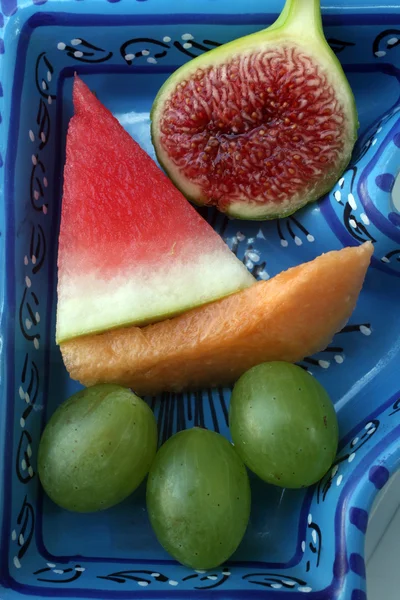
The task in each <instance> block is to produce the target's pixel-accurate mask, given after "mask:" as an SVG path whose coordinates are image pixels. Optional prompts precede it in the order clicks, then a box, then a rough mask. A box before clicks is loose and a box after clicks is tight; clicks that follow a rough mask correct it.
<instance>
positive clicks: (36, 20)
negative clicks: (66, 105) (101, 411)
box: [0, 2, 400, 598]
mask: <svg viewBox="0 0 400 600" xmlns="http://www.w3.org/2000/svg"><path fill="white" fill-rule="evenodd" d="M11 4H12V2H11V3H10V5H11ZM274 16H275V15H268V14H256V15H246V17H245V18H244V20H246V19H248V22H249V23H251V24H254V23H257V24H258V23H265V22H266V21H267V22H270V21H271V20H272V18H273V17H274ZM58 17H59V13H57V12H56V13H44V12H39V13H36V14H34V15H33V17H32V18H31V20H29V21H28V22H27V23H25V24H24V27H25V26H26V27H27V29H29V28H31V27H36V26H39V25H46V24H54V19H57V18H58ZM129 17H132V15H118V16H117V15H113V16H111V15H80V14H76V15H74V18H76V21H77V23H76V24H79V23H78V22H79V21H80V20H81V19H83V20H84V23H85V24H87V23H88V21H90V20H91V19H93V21H92V22H93V24H99V23H100V22H102V24H105V23H104V22H103V21H104V20H106V24H107V25H108V24H110V25H111V24H118V22H124V23H126V19H127V18H129ZM394 17H395V19H396V20H397V21H398V22H399V23H400V15H399V14H398V13H395V14H392V15H389V14H388V15H378V16H376V15H369V14H368V15H366V14H359V15H356V14H351V15H345V16H336V15H330V16H328V17H327V19H326V22H327V23H328V24H337V23H338V22H340V23H343V22H346V23H349V24H350V23H351V24H355V23H360V22H361V23H363V24H366V23H369V22H373V23H374V24H377V23H379V24H389V23H390V24H393V23H394V22H395V20H394ZM70 18H71V15H68V19H70ZM158 18H159V22H160V23H165V22H166V19H168V17H167V16H166V15H163V16H159V17H158ZM169 18H170V19H171V22H173V23H182V24H187V23H193V22H194V21H196V22H201V23H208V22H209V19H210V16H209V15H204V14H185V15H183V14H182V15H179V14H177V15H171V16H170V17H169ZM237 18H238V16H237V15H213V23H215V22H216V21H218V20H220V23H221V24H230V23H232V22H237ZM134 19H135V23H136V24H137V23H138V22H141V23H143V24H147V23H152V24H154V23H155V22H156V21H157V17H156V16H152V15H148V16H145V15H141V16H140V17H139V16H138V15H136V16H135V17H134ZM111 20H112V21H113V22H112V23H110V21H111ZM241 20H242V21H243V16H241ZM80 24H82V22H81V23H80ZM22 38H25V36H22V37H21V38H20V40H19V43H21V39H22ZM24 43H26V48H27V44H28V39H24ZM26 48H25V49H26ZM3 49H4V48H3ZM20 56H21V54H20ZM122 68H126V67H121V69H122ZM87 69H88V70H89V69H90V71H91V72H92V71H93V67H87ZM145 69H146V71H147V68H145ZM166 70H167V71H168V72H169V71H170V70H171V67H166ZM16 71H17V72H18V74H19V76H18V78H16V79H15V80H14V87H13V94H16V95H17V96H18V93H19V92H20V90H21V86H22V77H23V69H19V68H18V69H16ZM82 71H84V69H82ZM66 74H68V71H67V72H66ZM16 81H17V84H16V83H15V82H16ZM18 88H19V90H18ZM12 106H13V109H12V112H13V115H12V119H11V120H10V129H11V130H12V128H13V126H14V125H15V124H18V123H19V116H18V114H14V113H15V106H17V107H19V104H18V102H12ZM14 159H15V153H14ZM0 164H2V161H1V163H0ZM14 167H15V160H14V162H13V157H12V156H11V157H10V154H9V153H7V157H6V161H5V169H4V171H5V180H6V187H5V189H6V192H5V197H10V198H11V197H13V195H12V182H13V173H14ZM9 186H11V187H9ZM2 200H3V203H4V197H3V198H2ZM10 216H11V222H12V223H13V228H14V227H15V224H14V221H13V217H14V214H13V210H12V207H9V206H8V207H7V215H6V222H7V223H8V224H9V223H10ZM3 243H4V242H3ZM6 252H7V253H6V256H7V261H8V262H9V264H12V265H13V264H14V255H13V253H14V236H13V235H11V234H10V233H9V230H8V231H7V250H6ZM7 291H8V302H7V304H8V307H10V306H11V307H12V309H13V312H14V313H15V304H16V302H15V301H16V299H15V295H13V286H8V287H7ZM49 296H50V294H49ZM2 319H3V321H4V313H3V315H2ZM47 325H48V331H47V334H46V337H47V338H48V337H49V335H50V322H49V321H48V324H47ZM2 333H3V334H5V339H6V343H5V347H7V348H8V351H10V349H11V348H12V350H14V348H13V347H12V344H11V345H10V341H11V340H12V339H13V333H14V330H13V323H12V322H9V323H8V327H5V326H4V323H2ZM48 353H49V351H48ZM4 362H7V361H4V360H3V365H2V367H3V368H4ZM48 362H49V356H47V358H46V363H47V364H48ZM7 368H8V373H7V384H8V386H9V389H10V390H12V391H14V387H15V385H14V374H13V372H12V365H10V361H8V362H7ZM3 380H4V376H3ZM7 395H8V394H7ZM399 396H400V393H399V394H396V396H394V397H393V398H391V399H390V400H389V401H388V402H387V403H385V404H384V405H383V406H381V407H380V408H379V409H377V410H376V411H374V413H372V415H370V417H369V419H367V420H368V421H369V420H371V419H373V418H374V417H376V416H378V415H379V414H382V413H384V412H385V411H387V410H388V409H391V408H392V409H393V413H392V414H394V413H397V412H398V411H399V410H400V408H399V407H398V406H397V405H398V400H397V398H399ZM12 413H13V411H12V407H11V406H8V411H7V431H8V435H9V436H10V435H11V434H10V432H11V429H12V428H11V426H10V425H11V423H12V419H13V414H12ZM364 423H365V420H364V421H363V423H361V424H360V425H359V426H358V427H357V428H355V429H357V430H358V429H360V430H361V429H362V428H363V426H364ZM355 433H356V431H354V430H353V431H352V432H351V433H349V434H348V435H346V436H345V438H343V440H342V442H341V446H342V448H344V447H345V446H346V445H348V443H349V441H350V439H351V437H352V436H353V435H354V434H355ZM399 435H400V428H399V427H396V428H395V429H393V431H392V432H391V433H390V434H388V435H387V436H385V437H384V438H383V439H382V440H380V441H379V442H378V443H377V444H376V445H375V446H374V447H373V448H372V449H371V450H370V452H369V453H368V454H367V455H366V456H365V457H364V458H363V460H362V461H361V463H360V464H359V465H358V466H357V468H356V469H355V470H354V471H353V473H352V480H351V482H348V483H347V484H346V486H344V488H343V489H342V491H341V495H340V499H339V503H338V504H337V507H336V513H335V530H336V543H337V545H338V546H339V548H338V549H337V551H336V554H337V555H338V556H339V557H340V560H338V561H337V563H336V565H335V575H334V578H333V581H332V584H331V585H330V586H329V587H328V588H325V590H320V591H316V592H315V593H314V592H312V593H311V594H310V595H311V596H313V597H320V598H323V597H326V598H330V597H332V596H330V594H331V593H332V594H333V593H336V592H337V591H338V590H339V589H341V588H342V586H343V585H344V582H345V580H346V579H348V578H349V575H348V574H349V572H350V571H351V572H352V573H355V575H357V576H359V577H361V578H362V574H361V575H360V573H359V572H357V571H354V569H351V564H349V561H348V560H347V552H346V546H347V544H346V536H344V535H343V534H342V533H340V534H338V532H339V531H340V532H342V527H343V523H342V521H343V519H344V518H346V513H345V511H344V510H343V509H344V507H345V505H346V503H348V502H349V501H350V499H351V500H352V501H353V502H355V501H356V500H358V499H361V498H362V500H360V502H359V506H356V507H355V508H358V509H359V510H365V508H361V507H368V506H369V505H370V503H371V502H372V498H373V495H374V493H375V492H376V490H377V489H379V486H380V484H381V483H380V482H381V481H383V480H385V479H387V478H388V477H389V472H391V471H392V470H394V469H395V468H396V466H397V465H398V462H399V456H398V454H399V452H397V453H396V452H394V453H393V454H392V455H391V456H390V459H389V460H388V461H387V465H386V466H385V467H384V466H383V465H376V464H375V463H376V461H378V460H379V457H380V456H381V455H382V454H383V453H385V452H387V451H388V448H389V447H391V446H392V445H393V444H394V442H395V441H396V440H397V439H398V437H399ZM5 440H6V441H7V437H5ZM10 449H11V444H6V452H5V457H6V460H5V461H4V462H5V463H6V464H8V465H10V468H11V462H12V461H11V460H10V456H9V455H7V452H8V454H9V450H10ZM7 459H8V460H7ZM369 466H371V468H372V469H376V468H377V467H379V468H378V471H375V470H373V472H372V473H371V472H369V474H368V477H367V478H365V469H367V468H368V467H369ZM381 469H385V471H382V470H381ZM370 471H371V470H370ZM377 472H379V473H381V475H380V477H381V479H379V478H378V479H376V477H375V475H374V474H375V473H377ZM356 476H357V480H356ZM375 479H376V481H377V482H378V484H376V483H375ZM4 481H5V482H6V481H7V473H6V472H5V473H4ZM4 489H6V486H4ZM364 493H365V497H363V494H364ZM309 500H310V499H309V498H308V497H307V498H306V501H305V503H304V506H303V509H302V510H305V511H308V505H307V502H308V501H309ZM6 504H7V503H6ZM353 508H354V506H353ZM9 525H10V524H9V520H8V522H7V514H6V511H5V512H4V515H3V524H2V539H1V545H0V560H1V563H0V564H1V565H2V566H1V569H0V571H1V572H2V573H7V571H8V564H6V563H7V560H8V551H7V552H6V550H8V548H7V546H8V543H9V542H8V540H9V539H10V535H9V534H10V531H9V529H10V527H9ZM7 527H8V530H7ZM357 528H358V527H357ZM363 533H365V532H363ZM359 550H360V549H359ZM353 554H359V553H351V554H350V556H352V555H353ZM296 555H297V552H296ZM49 556H50V557H51V555H48V557H49ZM71 558H72V560H74V557H68V558H67V557H58V558H57V560H58V561H59V562H63V560H64V559H66V560H71ZM85 560H90V559H85ZM94 560H96V562H100V560H101V559H100V560H98V559H94ZM121 562H122V561H121ZM130 562H135V561H130ZM165 564H174V563H173V561H166V562H165ZM235 564H237V563H235ZM250 564H251V563H246V566H249V565H250ZM292 564H294V563H292V561H289V563H287V564H285V565H279V567H278V565H277V564H271V563H270V564H268V563H263V567H262V568H264V569H265V568H271V567H275V568H283V566H284V567H285V568H286V567H289V566H292ZM356 569H358V571H360V568H358V567H356ZM264 575H265V574H264ZM4 583H5V584H6V586H7V587H8V585H10V587H12V588H13V589H15V590H18V591H20V592H23V593H27V594H40V595H41V596H42V597H45V596H51V595H52V594H54V588H45V587H35V586H30V585H21V584H19V583H18V582H16V581H14V582H13V581H12V579H11V577H8V578H5V579H4ZM219 585H221V586H222V587H221V589H220V590H218V589H216V590H214V591H213V594H214V595H215V594H216V593H218V594H221V595H224V594H226V591H224V588H223V584H219ZM355 591H356V592H357V589H356V590H355ZM205 592H206V590H203V591H202V592H201V593H203V594H204V593H205ZM358 592H359V594H362V593H363V592H362V590H361V589H359V590H358ZM358 592H357V593H358ZM191 593H194V592H193V591H192V592H191ZM199 593H200V592H199ZM228 593H229V595H230V596H232V597H233V596H235V597H236V596H239V597H241V596H243V597H245V596H256V595H257V596H258V595H265V594H266V592H265V590H249V589H246V590H240V589H237V590H232V589H229V592H228ZM187 594H188V591H187V590H174V591H173V592H172V593H171V594H170V595H171V597H173V595H175V596H176V597H182V595H183V596H184V595H186V596H187ZM268 594H269V597H271V598H272V597H275V596H276V597H284V596H285V597H286V595H287V596H289V594H290V595H291V596H293V592H287V594H285V592H282V591H279V592H274V591H272V590H268ZM278 594H279V596H278ZM163 595H164V594H163V592H162V591H154V592H153V591H146V596H147V597H149V598H151V597H154V598H155V597H162V596H163ZM57 596H68V597H112V598H114V597H121V598H124V597H132V592H131V591H127V592H115V591H111V590H107V591H106V590H104V591H100V590H99V591H98V592H97V591H93V592H90V590H87V589H84V588H81V589H79V588H70V589H65V588H62V589H61V588H60V589H59V590H58V592H57ZM356 597H357V598H358V597H359V598H361V597H362V596H361V595H359V596H356V595H354V598H356Z"/></svg>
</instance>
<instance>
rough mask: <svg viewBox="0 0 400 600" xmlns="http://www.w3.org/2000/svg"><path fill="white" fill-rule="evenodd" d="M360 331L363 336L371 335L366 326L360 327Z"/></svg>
mask: <svg viewBox="0 0 400 600" xmlns="http://www.w3.org/2000/svg"><path fill="white" fill-rule="evenodd" d="M360 331H361V333H362V334H363V335H366V336H368V335H371V333H372V331H371V329H370V328H369V327H367V326H366V325H360Z"/></svg>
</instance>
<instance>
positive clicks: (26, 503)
mask: <svg viewBox="0 0 400 600" xmlns="http://www.w3.org/2000/svg"><path fill="white" fill-rule="evenodd" d="M193 4H194V3H192V2H189V1H188V0H182V1H180V2H178V1H176V2H175V1H174V0H171V1H169V2H167V1H166V0H147V1H146V0H141V1H140V0H135V1H133V0H122V1H118V0H108V1H106V0H93V1H90V2H89V0H84V1H80V2H78V1H76V0H63V1H61V0H47V1H46V0H32V1H29V0H27V1H25V2H22V1H21V2H18V0H2V2H1V9H2V13H1V19H0V26H1V29H2V37H1V39H0V115H1V122H0V130H1V137H0V177H1V188H0V189H1V199H2V202H1V206H0V232H1V236H0V251H1V256H2V257H3V269H2V272H1V278H0V298H1V311H2V312H1V329H0V333H1V363H0V368H1V375H0V377H1V386H2V394H1V398H0V453H1V454H0V456H1V462H0V481H1V484H0V525H1V529H0V597H1V598H2V600H5V599H7V600H8V599H11V598H17V597H22V596H31V597H33V598H35V597H36V598H44V597H49V598H59V597H61V596H62V597H69V598H86V597H87V598H89V597H90V598H116V599H118V598H171V600H172V599H175V598H197V597H199V598H200V597H205V596H208V595H212V596H215V597H221V598H234V597H237V598H246V599H247V598H251V597H253V596H262V597H268V598H275V597H277V598H285V597H289V596H290V597H294V598H300V597H303V596H304V594H308V595H309V596H310V597H314V598H326V599H335V598H341V599H351V600H362V599H364V598H365V597H366V596H365V566H364V549H363V548H364V535H365V531H366V527H367V522H368V514H369V510H370V507H371V505H372V502H373V499H374V497H375V495H376V493H377V491H378V490H380V489H381V488H382V487H383V486H384V485H385V484H386V482H387V481H388V479H389V477H390V475H391V474H392V473H393V472H394V471H395V470H396V469H397V468H398V466H399V460H400V450H399V442H398V439H399V434H400V392H399V388H400V383H399V376H398V373H399V340H400V318H399V316H398V300H397V299H398V298H399V295H400V277H399V275H400V229H399V225H400V219H399V214H400V201H399V199H400V195H399V187H398V186H397V179H396V178H397V174H398V164H400V156H399V154H398V150H397V149H398V147H399V146H400V121H399V117H398V116H397V113H398V110H400V104H399V97H400V8H394V7H393V6H389V5H388V6H387V7H384V6H383V7H382V6H381V7H379V11H378V9H377V8H376V7H375V5H374V4H373V3H372V2H371V3H370V4H368V3H367V4H363V5H361V3H359V2H358V1H357V2H354V3H353V6H352V7H351V9H349V7H348V6H347V5H345V4H344V0H335V2H334V3H333V4H330V6H329V8H327V9H326V10H324V11H323V17H324V26H325V31H326V35H327V38H328V39H329V42H330V44H331V46H332V48H333V49H334V51H335V52H336V53H337V54H338V57H339V59H340V60H341V62H342V64H343V66H344V69H345V71H346V73H347V75H348V77H349V80H350V83H351V85H352V87H353V90H354V92H355V96H356V101H357V107H358V110H359V117H360V124H361V129H360V132H361V135H360V140H359V142H358V145H357V148H356V151H355V154H354V159H353V163H352V165H351V167H350V168H349V169H348V171H347V172H346V174H345V175H344V176H343V177H342V178H341V180H340V181H339V183H338V185H337V186H336V188H335V189H334V190H333V191H332V193H331V194H328V195H327V196H326V197H325V198H323V199H322V200H321V201H319V202H318V203H317V204H314V205H313V206H309V207H308V208H306V209H304V210H302V211H301V212H299V213H297V214H296V215H295V216H292V217H289V218H286V219H283V220H281V221H279V222H268V223H254V222H247V223H246V222H238V221H234V220H228V219H227V218H226V217H224V216H223V215H221V214H219V213H217V212H215V211H214V210H212V209H202V211H201V212H202V214H203V216H204V217H205V218H206V219H207V220H208V221H209V222H210V223H211V224H212V225H213V227H214V228H215V229H216V230H217V231H218V232H219V233H220V235H221V236H222V237H223V238H224V239H225V240H226V242H227V243H228V244H229V245H230V247H231V249H232V251H233V252H235V253H236V254H237V256H238V257H239V258H241V259H242V260H243V261H244V263H245V264H246V266H247V267H248V268H249V269H250V270H251V271H252V272H253V273H254V275H255V276H256V277H258V278H261V279H267V278H268V277H270V276H272V275H275V274H276V273H278V272H279V271H281V270H282V269H286V268H288V267H290V266H293V265H295V264H299V263H302V262H304V261H307V260H311V259H312V258H314V257H315V256H317V255H318V254H320V253H322V252H324V251H327V250H330V249H337V248H340V247H342V246H343V245H356V244H359V243H361V242H363V241H366V240H371V241H373V243H374V245H375V258H374V259H373V263H372V267H371V269H370V270H369V273H368V275H367V279H366V282H365V286H364V289H363V291H362V294H361V297H360V300H359V303H358V306H357V309H356V311H355V312H354V314H353V315H352V318H351V320H350V322H349V323H348V325H347V326H346V327H345V328H344V329H343V330H342V331H341V332H340V333H339V334H338V335H337V336H335V339H334V340H333V342H332V344H331V345H330V346H329V347H328V348H327V349H326V350H325V351H324V352H321V353H319V354H318V355H316V356H313V357H308V358H306V359H305V360H304V361H303V362H302V366H303V367H304V368H305V369H308V370H309V371H310V372H311V373H312V374H314V375H315V376H317V377H318V379H319V380H320V381H321V382H322V383H323V385H324V386H326V388H327V389H328V391H329V393H330V395H331V397H332V400H333V401H334V403H335V407H336V409H337V412H338V417H339V424H340V437H341V441H340V446H339V453H338V457H337V459H336V461H335V464H334V466H333V468H332V470H331V471H330V472H329V473H328V474H327V475H326V476H325V477H324V478H323V479H322V481H321V482H320V483H319V484H318V485H317V486H314V487H313V488H310V489H308V490H297V491H293V490H281V489H278V488H273V487H271V486H267V485H266V484H264V483H262V482H261V481H259V480H257V479H256V478H252V496H253V507H252V516H251V521H250V524H249V527H248V530H247V533H246V536H245V538H244V540H243V542H242V544H241V546H240V547H239V549H238V550H237V552H236V553H235V555H234V556H233V557H232V558H231V560H230V561H229V562H228V563H227V564H226V565H224V566H223V567H221V568H219V569H215V570H213V571H210V572H199V571H193V570H190V569H187V568H185V567H183V566H181V565H179V564H177V563H176V562H175V561H173V560H172V559H171V558H170V557H169V556H168V555H167V554H166V552H164V550H163V549H162V548H161V547H160V546H159V545H158V543H157V541H156V540H155V537H154V535H153V534H152V532H151V529H150V525H149V522H148V519H147V515H146V509H145V502H144V488H143V486H142V487H141V488H140V489H139V490H138V491H137V492H136V493H135V494H134V495H133V496H132V497H131V498H129V499H128V500H126V501H125V502H124V503H122V504H121V505H119V506H117V507H115V508H113V509H110V510H108V511H105V512H104V513H98V514H93V515H79V514H72V513H68V512H66V511H62V510H61V509H59V508H57V507H56V506H55V505H54V504H53V503H52V502H51V501H50V500H49V499H48V498H47V497H45V496H44V495H43V493H42V491H41V489H40V485H39V482H38V476H37V467H36V454H37V447H38V442H39V439H40V434H41V432H42V430H43V427H44V424H45V422H46V419H48V417H49V416H50V415H51V414H52V412H53V411H54V410H55V408H56V407H57V406H58V405H59V404H60V403H61V402H62V401H63V400H65V399H66V398H67V397H68V396H69V395H70V394H71V393H73V392H74V391H76V390H77V389H78V385H77V384H76V383H75V382H72V381H71V380H70V379H69V377H68V375H67V373H66V371H65V369H64V367H63V364H62V360H61V356H60V353H59V350H58V348H57V346H56V345H55V341H54V332H55V307H56V256H57V232H58V221H59V215H60V203H61V189H62V166H63V159H64V146H65V134H66V128H67V124H68V120H69V118H70V116H71V114H72V101H71V89H72V80H73V75H74V73H75V72H76V73H79V74H80V75H81V76H82V78H83V79H84V80H85V81H87V83H88V84H89V86H90V87H91V88H92V89H93V90H94V91H95V92H96V94H97V95H98V97H99V98H100V99H101V100H102V101H103V102H104V103H105V104H106V105H107V106H108V107H109V108H110V109H111V110H112V111H113V113H114V114H115V115H116V116H117V118H118V119H119V120H120V122H121V123H122V125H123V126H124V127H125V128H126V129H127V130H128V131H129V133H130V134H131V135H132V136H133V137H134V138H135V139H136V140H137V141H138V142H139V143H140V144H141V145H142V146H143V147H144V148H145V149H146V150H147V151H148V152H149V153H150V154H152V153H153V150H152V146H151V142H150V136H149V110H150V107H151V104H152V101H153V99H154V96H155V94H156V92H157V90H158V88H159V87H160V85H161V84H162V82H163V81H164V80H165V79H166V78H167V77H168V76H169V74H170V73H172V72H173V71H174V70H175V69H176V68H177V67H178V66H180V65H181V64H183V63H184V62H185V61H187V60H189V59H190V58H192V57H194V56H197V55H199V54H202V53H203V52H207V51H208V50H210V49H212V48H214V47H216V46H218V45H219V44H221V43H224V42H227V41H229V40H231V39H235V38H237V37H239V36H242V35H245V34H247V33H251V32H254V31H257V30H260V29H262V28H264V27H266V26H267V25H269V24H270V23H271V22H272V21H273V20H274V19H275V18H276V16H277V14H278V12H279V10H280V9H281V5H280V3H279V2H278V1H277V0H271V2H270V3H269V4H268V12H265V10H266V5H265V2H264V0H248V2H246V3H242V2H234V1H232V0H219V1H218V2H215V1H213V0H208V1H207V2H204V3H203V4H202V5H201V6H200V5H193ZM369 192H370V193H369ZM230 391H231V390H229V389H214V390H204V391H203V392H201V393H200V392H199V393H196V394H193V393H192V394H181V395H178V394H163V395H162V397H158V398H150V399H148V401H149V403H150V405H151V407H152V408H153V410H154V411H155V414H156V418H157V421H158V429H159V441H160V443H161V442H163V441H165V440H166V439H167V438H168V437H169V436H170V435H171V434H172V433H173V432H175V431H179V430H181V429H184V428H187V427H191V426H196V425H197V426H202V427H207V428H210V429H214V430H216V431H218V432H221V433H223V434H225V435H227V436H228V435H229V432H228V426H227V424H228V419H227V415H228V407H229V397H230Z"/></svg>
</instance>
